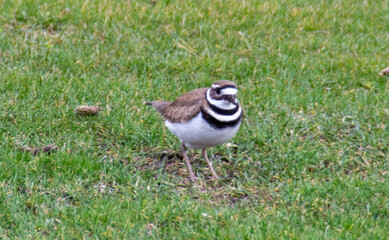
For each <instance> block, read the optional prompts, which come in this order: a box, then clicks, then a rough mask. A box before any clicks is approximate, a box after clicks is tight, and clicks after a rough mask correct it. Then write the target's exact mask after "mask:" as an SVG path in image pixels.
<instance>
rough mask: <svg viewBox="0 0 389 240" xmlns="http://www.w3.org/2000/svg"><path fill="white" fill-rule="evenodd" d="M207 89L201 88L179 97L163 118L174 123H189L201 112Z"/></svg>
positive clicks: (169, 106)
mask: <svg viewBox="0 0 389 240" xmlns="http://www.w3.org/2000/svg"><path fill="white" fill-rule="evenodd" d="M207 89H208V88H199V89H195V90H192V91H190V92H187V93H185V94H183V95H181V96H179V97H178V98H177V99H176V100H174V102H173V103H172V104H170V105H168V106H167V107H166V109H165V112H164V113H163V114H162V116H163V117H164V118H165V119H166V120H169V121H170V122H173V123H184V122H188V121H189V120H191V119H192V118H193V117H195V116H196V115H197V114H198V113H199V112H200V108H201V104H202V102H203V101H205V93H206V92H207Z"/></svg>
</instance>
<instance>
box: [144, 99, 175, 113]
mask: <svg viewBox="0 0 389 240" xmlns="http://www.w3.org/2000/svg"><path fill="white" fill-rule="evenodd" d="M145 104H146V105H151V106H153V107H155V109H157V111H158V112H159V113H161V114H162V115H163V114H164V113H165V110H166V108H167V107H168V106H169V105H170V104H172V102H166V101H152V102H145Z"/></svg>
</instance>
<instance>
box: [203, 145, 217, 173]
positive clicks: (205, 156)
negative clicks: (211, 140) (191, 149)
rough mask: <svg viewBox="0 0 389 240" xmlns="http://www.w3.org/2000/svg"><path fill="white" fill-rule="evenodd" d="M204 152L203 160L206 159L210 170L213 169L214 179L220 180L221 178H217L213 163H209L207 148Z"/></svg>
mask: <svg viewBox="0 0 389 240" xmlns="http://www.w3.org/2000/svg"><path fill="white" fill-rule="evenodd" d="M202 152H203V158H205V161H207V164H208V166H209V168H210V169H211V173H212V179H218V178H219V177H218V176H217V174H216V172H215V170H213V167H212V163H211V161H209V159H208V156H207V149H206V148H203V151H202Z"/></svg>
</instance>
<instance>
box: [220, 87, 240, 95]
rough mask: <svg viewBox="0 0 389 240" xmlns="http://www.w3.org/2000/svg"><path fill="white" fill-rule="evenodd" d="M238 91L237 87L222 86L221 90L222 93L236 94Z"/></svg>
mask: <svg viewBox="0 0 389 240" xmlns="http://www.w3.org/2000/svg"><path fill="white" fill-rule="evenodd" d="M237 93H238V89H236V88H224V89H222V90H221V94H222V95H236V94H237Z"/></svg>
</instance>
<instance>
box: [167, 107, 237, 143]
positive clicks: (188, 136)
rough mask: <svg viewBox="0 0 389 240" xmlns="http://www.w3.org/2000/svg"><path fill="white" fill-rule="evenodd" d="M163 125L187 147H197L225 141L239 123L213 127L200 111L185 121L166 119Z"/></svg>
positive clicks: (232, 134) (230, 136)
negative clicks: (231, 125) (230, 125)
mask: <svg viewBox="0 0 389 240" xmlns="http://www.w3.org/2000/svg"><path fill="white" fill-rule="evenodd" d="M165 125H166V127H167V128H168V129H169V130H170V132H172V133H173V134H174V135H176V136H177V137H178V138H179V139H180V140H181V142H183V143H184V144H185V146H186V147H187V148H195V149H199V148H206V147H213V146H217V145H220V144H223V143H225V142H227V141H228V140H230V139H231V138H232V137H233V136H234V135H235V134H236V132H237V131H238V129H239V126H240V123H238V124H236V125H235V126H234V127H226V128H222V129H215V128H213V127H212V126H210V125H209V124H208V123H207V122H206V121H205V120H204V119H203V118H202V114H201V112H200V113H199V114H198V115H197V116H196V117H194V118H193V119H191V120H190V121H188V122H186V123H171V122H169V121H167V120H166V121H165Z"/></svg>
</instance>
